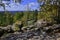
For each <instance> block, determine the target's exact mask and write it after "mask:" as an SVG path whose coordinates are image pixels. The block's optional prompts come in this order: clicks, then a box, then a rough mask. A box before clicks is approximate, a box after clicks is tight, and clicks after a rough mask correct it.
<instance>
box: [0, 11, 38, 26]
mask: <svg viewBox="0 0 60 40" xmlns="http://www.w3.org/2000/svg"><path fill="white" fill-rule="evenodd" d="M36 12H37V11H29V12H28V11H26V12H15V13H11V12H0V26H7V25H12V24H14V23H16V22H19V21H22V22H23V23H24V25H27V21H31V20H35V21H36V20H37V14H38V12H37V13H36Z"/></svg>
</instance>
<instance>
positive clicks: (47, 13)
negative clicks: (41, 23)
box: [0, 4, 60, 26]
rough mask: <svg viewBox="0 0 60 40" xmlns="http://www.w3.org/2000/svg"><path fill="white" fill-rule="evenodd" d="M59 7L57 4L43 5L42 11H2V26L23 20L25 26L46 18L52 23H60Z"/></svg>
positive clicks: (0, 16)
mask: <svg viewBox="0 0 60 40" xmlns="http://www.w3.org/2000/svg"><path fill="white" fill-rule="evenodd" d="M58 9H59V7H58V6H57V5H48V4H46V5H42V6H41V11H37V10H35V11H25V12H14V13H12V12H0V26H7V25H12V24H14V23H19V21H21V22H22V23H23V25H24V26H26V25H30V24H34V22H36V21H37V20H40V19H45V20H46V21H48V22H51V23H60V14H59V10H58Z"/></svg>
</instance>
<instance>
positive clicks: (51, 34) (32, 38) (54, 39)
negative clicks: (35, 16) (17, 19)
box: [0, 20, 60, 40]
mask: <svg viewBox="0 0 60 40" xmlns="http://www.w3.org/2000/svg"><path fill="white" fill-rule="evenodd" d="M3 29H4V30H6V31H7V30H8V32H9V30H10V32H11V30H12V29H13V27H12V26H10V27H9V26H8V28H7V27H6V28H5V27H4V28H3ZM4 30H2V29H1V31H3V32H4ZM22 30H23V32H18V31H17V32H14V33H10V34H7V35H6V36H4V35H3V36H2V37H1V38H0V40H59V38H60V33H59V32H60V24H54V25H51V26H50V25H48V22H47V21H45V20H39V21H37V22H36V23H34V24H33V25H28V26H26V27H22ZM1 31H0V32H1Z"/></svg>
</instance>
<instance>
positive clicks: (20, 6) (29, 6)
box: [0, 0, 39, 11]
mask: <svg viewBox="0 0 60 40" xmlns="http://www.w3.org/2000/svg"><path fill="white" fill-rule="evenodd" d="M5 2H6V1H4V3H5ZM5 8H6V11H27V10H36V9H37V10H39V4H38V2H37V0H22V2H21V3H14V2H11V1H10V4H9V6H8V5H5ZM0 11H4V9H3V7H2V6H0Z"/></svg>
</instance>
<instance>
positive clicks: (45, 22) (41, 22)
mask: <svg viewBox="0 0 60 40" xmlns="http://www.w3.org/2000/svg"><path fill="white" fill-rule="evenodd" d="M34 25H35V26H36V27H38V28H40V27H45V26H46V25H47V21H45V20H44V19H41V20H38V21H37V22H36V23H35V24H34Z"/></svg>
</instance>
